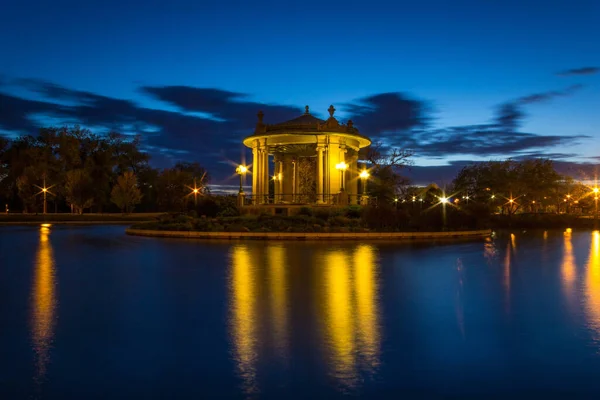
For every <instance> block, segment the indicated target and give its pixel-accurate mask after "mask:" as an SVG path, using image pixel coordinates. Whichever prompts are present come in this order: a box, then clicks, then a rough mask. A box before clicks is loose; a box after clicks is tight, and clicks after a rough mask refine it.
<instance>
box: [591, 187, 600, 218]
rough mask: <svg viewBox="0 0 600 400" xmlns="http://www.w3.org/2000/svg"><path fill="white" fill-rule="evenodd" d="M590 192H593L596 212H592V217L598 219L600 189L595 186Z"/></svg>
mask: <svg viewBox="0 0 600 400" xmlns="http://www.w3.org/2000/svg"><path fill="white" fill-rule="evenodd" d="M592 192H593V193H594V202H595V204H596V212H595V213H594V219H598V192H600V190H599V189H598V188H597V187H595V188H594V189H592Z"/></svg>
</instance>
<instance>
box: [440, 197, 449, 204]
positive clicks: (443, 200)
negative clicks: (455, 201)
mask: <svg viewBox="0 0 600 400" xmlns="http://www.w3.org/2000/svg"><path fill="white" fill-rule="evenodd" d="M440 202H442V203H447V202H448V198H447V197H440Z"/></svg>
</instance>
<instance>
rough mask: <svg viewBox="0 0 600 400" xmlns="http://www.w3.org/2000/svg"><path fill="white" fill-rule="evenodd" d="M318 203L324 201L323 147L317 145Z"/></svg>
mask: <svg viewBox="0 0 600 400" xmlns="http://www.w3.org/2000/svg"><path fill="white" fill-rule="evenodd" d="M317 195H318V198H317V203H323V147H321V146H317Z"/></svg>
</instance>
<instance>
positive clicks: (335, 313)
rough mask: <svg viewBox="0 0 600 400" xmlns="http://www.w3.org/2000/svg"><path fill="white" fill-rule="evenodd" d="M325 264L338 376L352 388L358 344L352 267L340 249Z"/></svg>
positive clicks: (331, 340) (330, 331) (329, 332)
mask: <svg viewBox="0 0 600 400" xmlns="http://www.w3.org/2000/svg"><path fill="white" fill-rule="evenodd" d="M325 262H326V265H327V272H326V280H327V281H326V286H327V294H326V296H327V298H326V300H327V305H326V310H327V314H326V328H327V336H328V344H329V347H330V349H331V353H332V354H331V356H332V359H333V369H334V375H335V376H336V377H337V378H338V379H340V381H342V382H344V383H346V384H348V385H349V386H351V385H353V384H354V380H355V379H356V368H355V367H356V365H355V364H356V358H355V357H356V347H355V345H356V344H355V342H354V333H355V332H354V329H353V328H354V327H353V320H354V318H353V317H354V315H353V313H354V311H355V310H354V309H353V308H352V304H351V301H352V293H351V276H350V268H351V264H350V260H349V257H348V256H347V255H346V253H344V252H342V251H340V250H333V251H331V252H329V253H328V254H327V257H326V260H325Z"/></svg>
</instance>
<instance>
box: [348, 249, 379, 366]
mask: <svg viewBox="0 0 600 400" xmlns="http://www.w3.org/2000/svg"><path fill="white" fill-rule="evenodd" d="M354 284H355V288H356V310H357V318H358V341H359V346H360V350H361V351H360V354H361V355H362V357H364V363H365V366H367V367H369V368H370V369H371V370H373V369H374V368H375V367H377V366H378V365H379V342H380V338H379V321H378V319H379V317H378V313H377V293H378V290H377V275H376V264H375V251H374V248H373V246H371V245H366V244H364V245H360V246H358V248H357V249H356V250H355V252H354ZM371 372H373V371H371Z"/></svg>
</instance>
